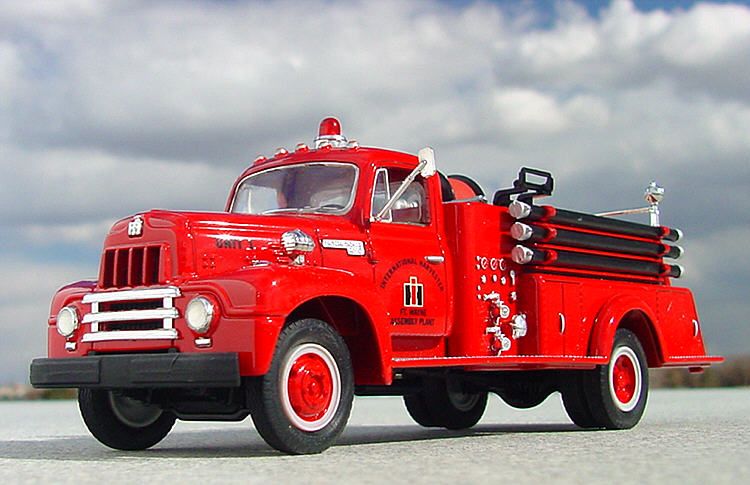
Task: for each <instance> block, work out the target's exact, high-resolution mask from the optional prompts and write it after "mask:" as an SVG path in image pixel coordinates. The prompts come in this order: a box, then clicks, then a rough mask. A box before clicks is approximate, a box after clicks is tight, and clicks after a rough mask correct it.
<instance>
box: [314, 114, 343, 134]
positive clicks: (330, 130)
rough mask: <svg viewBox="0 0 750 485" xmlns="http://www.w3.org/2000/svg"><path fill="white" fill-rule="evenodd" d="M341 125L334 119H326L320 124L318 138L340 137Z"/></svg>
mask: <svg viewBox="0 0 750 485" xmlns="http://www.w3.org/2000/svg"><path fill="white" fill-rule="evenodd" d="M340 135H341V124H340V123H339V120H337V119H336V118H326V119H324V120H323V121H321V122H320V129H319V130H318V136H340Z"/></svg>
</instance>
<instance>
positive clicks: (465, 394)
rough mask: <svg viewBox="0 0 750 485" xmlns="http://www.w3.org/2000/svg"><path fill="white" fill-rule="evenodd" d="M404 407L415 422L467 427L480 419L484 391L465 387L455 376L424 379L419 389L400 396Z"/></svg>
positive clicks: (483, 408) (436, 425)
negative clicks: (402, 396)
mask: <svg viewBox="0 0 750 485" xmlns="http://www.w3.org/2000/svg"><path fill="white" fill-rule="evenodd" d="M404 402H405V403H406V409H407V411H409V414H410V415H411V417H412V418H413V419H414V421H416V422H417V423H418V424H420V425H422V426H425V427H442V428H447V429H452V430H460V429H467V428H471V427H472V426H474V425H475V424H477V423H478V422H479V420H480V419H482V415H483V414H484V410H485V409H486V407H487V392H486V391H481V392H475V391H473V390H469V389H466V388H465V386H464V384H463V382H461V381H460V380H458V379H453V378H450V377H449V378H448V379H439V378H426V379H424V380H423V384H422V389H421V390H420V391H419V392H417V393H415V394H411V395H408V396H404Z"/></svg>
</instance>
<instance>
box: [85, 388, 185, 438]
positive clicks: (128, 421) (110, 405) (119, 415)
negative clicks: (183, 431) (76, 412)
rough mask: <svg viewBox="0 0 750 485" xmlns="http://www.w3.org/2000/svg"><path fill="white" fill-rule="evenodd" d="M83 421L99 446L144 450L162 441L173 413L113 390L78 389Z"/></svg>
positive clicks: (173, 417) (171, 421) (172, 422)
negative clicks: (98, 442)
mask: <svg viewBox="0 0 750 485" xmlns="http://www.w3.org/2000/svg"><path fill="white" fill-rule="evenodd" d="M78 407H79V409H80V411H81V416H82V417H83V422H84V423H86V427H87V428H88V429H89V431H90V432H91V434H92V435H94V437H95V438H96V439H97V440H99V441H100V442H101V443H103V444H105V445H107V446H109V447H110V448H115V449H117V450H145V449H146V448H150V447H152V446H154V445H155V444H157V443H158V442H160V441H161V440H163V439H164V437H166V436H167V434H169V431H170V430H171V429H172V426H174V422H175V419H176V418H175V416H174V414H172V413H170V412H168V411H163V410H162V409H161V408H159V407H158V406H156V405H153V404H146V403H144V402H141V401H139V400H137V399H133V398H130V397H128V396H124V395H122V394H119V393H117V392H115V391H104V390H98V389H80V390H79V391H78Z"/></svg>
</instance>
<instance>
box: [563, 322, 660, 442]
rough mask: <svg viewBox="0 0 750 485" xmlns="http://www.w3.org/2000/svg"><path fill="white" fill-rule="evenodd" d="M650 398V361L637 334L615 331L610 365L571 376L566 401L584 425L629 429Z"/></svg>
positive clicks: (575, 417) (571, 411)
mask: <svg viewBox="0 0 750 485" xmlns="http://www.w3.org/2000/svg"><path fill="white" fill-rule="evenodd" d="M647 399H648V363H647V362H646V355H645V352H644V351H643V347H642V346H641V343H640V342H639V341H638V338H637V337H636V336H635V334H634V333H633V332H631V331H629V330H626V329H620V330H618V331H617V333H616V334H615V342H614V345H613V346H612V354H611V357H610V361H609V364H607V365H602V366H599V367H597V368H596V369H595V370H592V371H583V372H581V373H579V374H574V375H572V376H571V379H570V382H569V383H568V385H567V387H566V388H565V389H564V390H563V403H564V404H565V408H566V410H567V411H568V415H569V416H570V417H571V419H572V420H573V421H574V422H575V423H576V424H578V425H579V426H581V427H586V428H608V429H628V428H632V427H633V426H635V425H636V424H638V422H639V421H640V420H641V417H642V416H643V413H644V411H645V410H646V401H647Z"/></svg>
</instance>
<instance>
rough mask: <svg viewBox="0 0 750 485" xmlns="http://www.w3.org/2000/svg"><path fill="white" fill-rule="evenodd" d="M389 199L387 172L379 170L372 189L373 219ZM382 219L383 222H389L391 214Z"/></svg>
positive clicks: (389, 189) (389, 212)
mask: <svg viewBox="0 0 750 485" xmlns="http://www.w3.org/2000/svg"><path fill="white" fill-rule="evenodd" d="M390 198H391V186H390V184H389V183H388V170H387V169H385V168H379V169H378V171H377V172H376V174H375V186H374V187H373V189H372V214H371V216H372V217H375V216H376V215H378V214H379V213H380V211H381V210H382V209H383V207H385V203H386V202H388V199H390ZM392 212H393V211H388V213H387V214H386V215H385V217H383V221H386V222H391V213H392Z"/></svg>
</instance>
